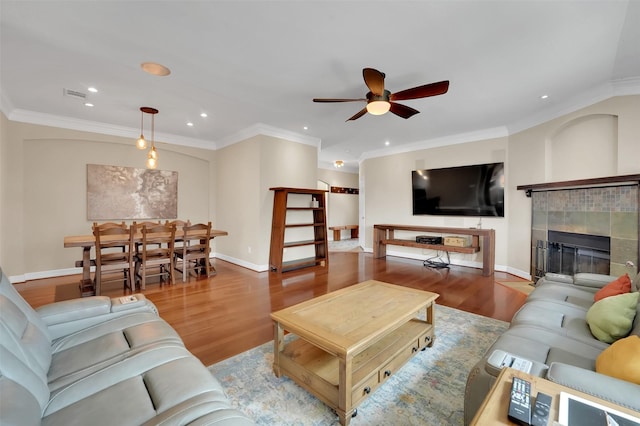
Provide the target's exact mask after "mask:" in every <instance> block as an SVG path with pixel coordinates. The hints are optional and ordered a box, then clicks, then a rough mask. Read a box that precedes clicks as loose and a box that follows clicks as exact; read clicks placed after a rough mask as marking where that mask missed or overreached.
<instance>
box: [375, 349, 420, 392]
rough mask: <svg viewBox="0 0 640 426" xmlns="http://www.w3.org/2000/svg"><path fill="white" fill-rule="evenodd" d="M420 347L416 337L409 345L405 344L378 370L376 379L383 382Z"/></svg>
mask: <svg viewBox="0 0 640 426" xmlns="http://www.w3.org/2000/svg"><path fill="white" fill-rule="evenodd" d="M419 348H420V344H419V341H418V340H417V339H416V340H415V341H414V342H413V343H411V344H410V345H409V346H405V347H404V349H402V350H401V351H400V352H398V354H397V355H396V356H395V357H393V358H392V359H391V360H390V361H389V362H388V363H386V364H385V365H384V366H383V367H382V368H381V369H380V370H378V380H379V382H380V383H383V382H384V381H385V380H387V379H388V378H389V377H391V376H392V375H393V374H395V372H396V371H398V370H399V369H400V367H402V366H403V365H404V364H406V362H407V361H408V360H409V359H410V358H411V357H412V356H413V355H415V353H416V352H418V350H419Z"/></svg>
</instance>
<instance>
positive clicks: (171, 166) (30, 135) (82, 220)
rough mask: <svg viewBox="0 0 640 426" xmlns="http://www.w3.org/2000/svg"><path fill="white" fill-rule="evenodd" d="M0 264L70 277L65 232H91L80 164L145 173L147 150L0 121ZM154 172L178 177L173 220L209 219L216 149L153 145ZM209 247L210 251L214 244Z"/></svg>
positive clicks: (31, 274) (73, 254)
mask: <svg viewBox="0 0 640 426" xmlns="http://www.w3.org/2000/svg"><path fill="white" fill-rule="evenodd" d="M2 124H3V132H2V139H1V140H0V143H1V144H2V151H1V152H2V160H1V161H0V163H1V164H2V174H1V176H2V179H1V180H0V184H1V185H2V186H1V188H2V196H1V206H0V212H1V213H0V219H1V221H0V235H2V238H1V239H0V244H2V251H1V252H0V253H1V256H0V265H2V267H3V270H4V271H5V272H6V273H7V275H9V276H10V277H12V279H13V280H14V281H15V280H20V279H24V278H27V279H29V278H39V277H40V276H50V275H51V274H54V275H55V274H61V273H69V272H73V269H71V268H72V267H73V266H74V263H75V261H76V260H79V259H80V258H81V250H80V249H65V248H64V247H63V239H64V236H66V235H76V234H89V233H91V221H89V220H87V209H86V165H87V164H89V163H90V164H108V165H117V166H127V167H137V168H144V167H145V160H146V152H144V151H139V150H137V149H136V148H135V146H134V144H133V137H134V136H132V139H128V138H120V137H114V136H106V135H99V134H93V133H88V132H80V131H74V130H65V129H59V128H53V127H47V126H38V125H31V124H24V123H17V122H8V121H6V120H4V119H3V123H2ZM157 148H158V152H159V157H160V159H159V168H160V169H163V170H172V171H177V172H178V217H179V218H181V219H190V220H191V221H192V222H201V221H208V220H210V219H211V218H212V217H213V216H214V215H213V213H214V212H215V207H216V203H215V200H216V194H215V175H214V173H212V172H213V170H214V167H215V152H214V151H209V150H201V149H193V148H185V147H179V146H176V145H166V144H163V143H157ZM214 250H215V246H214Z"/></svg>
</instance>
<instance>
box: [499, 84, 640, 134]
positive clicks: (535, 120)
mask: <svg viewBox="0 0 640 426" xmlns="http://www.w3.org/2000/svg"><path fill="white" fill-rule="evenodd" d="M638 94H640V77H633V78H626V79H620V80H614V81H610V82H607V83H605V84H601V85H599V86H597V87H594V88H593V89H591V90H589V91H586V92H584V93H582V94H581V95H580V96H576V97H574V98H572V99H570V100H568V101H567V102H564V103H561V104H559V105H556V106H554V107H551V108H548V109H545V110H544V111H542V112H540V113H539V114H534V115H532V116H531V117H528V118H526V119H524V120H520V121H517V122H515V123H512V124H510V125H508V126H507V128H508V129H509V133H510V134H515V133H518V132H521V131H523V130H527V129H530V128H532V127H535V126H538V125H540V124H543V123H546V122H547V121H551V120H553V119H556V118H558V117H562V116H563V115H567V114H571V113H573V112H576V111H578V110H581V109H583V108H587V107H590V106H591V105H595V104H597V103H598V102H602V101H605V100H607V99H610V98H613V97H616V96H630V95H638Z"/></svg>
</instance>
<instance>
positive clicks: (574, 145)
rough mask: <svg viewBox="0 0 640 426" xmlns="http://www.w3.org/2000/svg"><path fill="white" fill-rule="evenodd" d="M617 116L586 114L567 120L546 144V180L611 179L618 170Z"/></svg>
mask: <svg viewBox="0 0 640 426" xmlns="http://www.w3.org/2000/svg"><path fill="white" fill-rule="evenodd" d="M617 158H618V116H617V115H611V114H589V115H585V116H582V117H577V118H574V119H572V120H569V121H567V122H565V123H563V124H562V125H561V126H559V127H558V128H557V129H555V130H554V132H552V134H550V135H549V137H548V138H547V141H546V160H547V161H546V164H547V170H546V173H545V174H546V178H547V179H546V180H547V181H566V180H575V179H585V178H594V177H601V176H613V175H615V174H616V173H617V170H618V161H617Z"/></svg>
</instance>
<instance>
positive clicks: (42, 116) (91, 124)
mask: <svg viewBox="0 0 640 426" xmlns="http://www.w3.org/2000/svg"><path fill="white" fill-rule="evenodd" d="M5 115H6V116H7V118H8V119H9V120H11V121H17V122H20V123H28V124H37V125H41V126H50V127H58V128H62V129H69V130H79V131H82V132H90V133H98V134H103V135H111V136H120V137H125V138H132V139H135V138H137V135H138V133H140V129H138V128H136V129H133V128H131V127H125V126H116V125H113V124H107V123H101V122H99V121H89V120H80V119H77V118H71V117H64V116H60V115H53V114H46V113H42V112H34V111H27V110H23V109H13V110H11V112H10V113H9V114H5ZM155 136H156V142H165V143H170V144H173V145H181V146H189V147H193V148H201V149H208V150H215V149H216V144H215V142H212V141H205V140H202V139H195V138H187V137H184V136H178V135H173V134H170V133H161V132H156V134H155Z"/></svg>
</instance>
